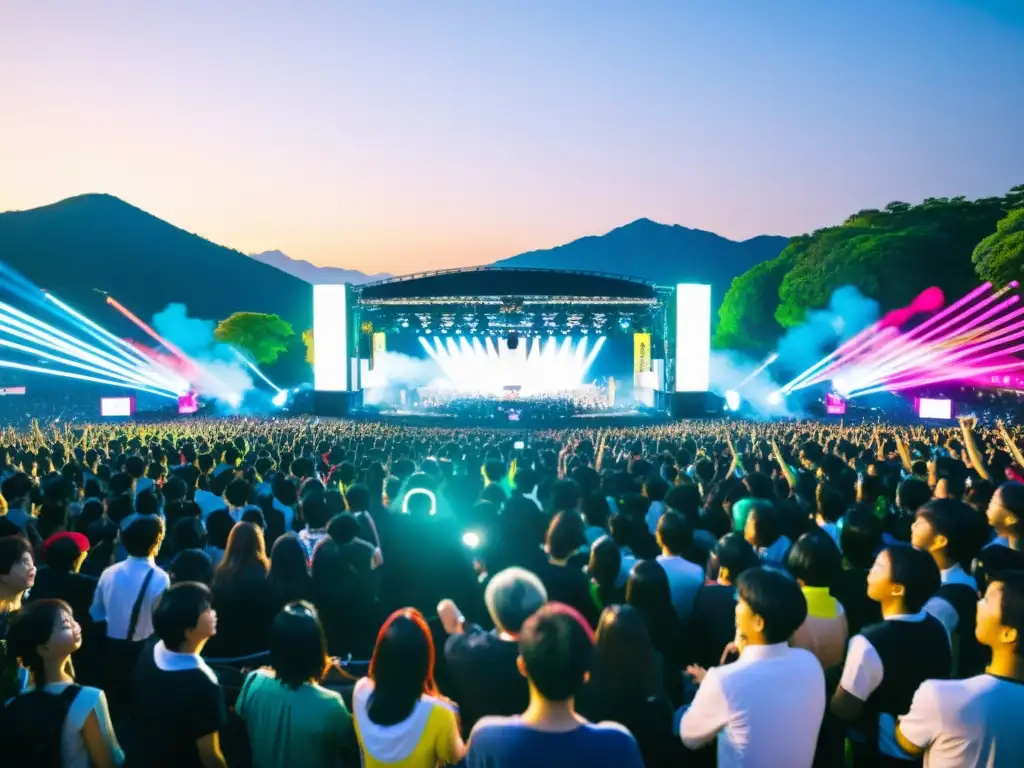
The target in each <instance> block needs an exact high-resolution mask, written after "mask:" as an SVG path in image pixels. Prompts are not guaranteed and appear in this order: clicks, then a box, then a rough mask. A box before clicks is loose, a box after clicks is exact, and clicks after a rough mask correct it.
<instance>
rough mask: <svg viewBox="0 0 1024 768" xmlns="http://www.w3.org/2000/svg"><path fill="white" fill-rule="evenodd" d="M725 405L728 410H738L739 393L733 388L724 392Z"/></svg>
mask: <svg viewBox="0 0 1024 768" xmlns="http://www.w3.org/2000/svg"><path fill="white" fill-rule="evenodd" d="M725 407H726V408H728V409H729V410H730V411H738V410H739V409H740V393H739V392H736V391H734V390H729V391H728V392H726V393H725Z"/></svg>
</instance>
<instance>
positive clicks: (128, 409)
mask: <svg viewBox="0 0 1024 768" xmlns="http://www.w3.org/2000/svg"><path fill="white" fill-rule="evenodd" d="M134 412H135V399H134V398H131V397H101V398H100V416H108V417H124V416H131V415H132V414H133V413H134Z"/></svg>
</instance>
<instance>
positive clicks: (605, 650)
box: [591, 605, 661, 702]
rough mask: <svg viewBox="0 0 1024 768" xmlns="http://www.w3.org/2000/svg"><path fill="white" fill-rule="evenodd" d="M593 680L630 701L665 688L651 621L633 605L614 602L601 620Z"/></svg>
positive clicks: (646, 696) (595, 650) (646, 697)
mask: <svg viewBox="0 0 1024 768" xmlns="http://www.w3.org/2000/svg"><path fill="white" fill-rule="evenodd" d="M595 638H596V644H595V646H594V671H593V674H592V676H591V683H592V684H593V685H594V686H597V687H598V688H601V689H602V690H603V691H604V692H605V693H606V694H609V695H613V696H615V697H616V698H617V699H618V698H621V699H624V700H626V701H633V702H636V701H645V700H646V699H648V698H650V697H651V696H655V695H657V694H658V693H660V691H661V670H660V660H659V657H658V653H657V651H656V650H655V649H654V645H653V643H652V642H651V633H650V631H649V630H648V628H647V621H646V620H645V619H644V617H643V615H642V614H641V613H640V611H638V610H637V609H636V608H633V607H632V606H630V605H610V606H608V607H607V608H605V609H604V612H603V613H602V614H601V619H600V621H598V623H597V634H596V636H595Z"/></svg>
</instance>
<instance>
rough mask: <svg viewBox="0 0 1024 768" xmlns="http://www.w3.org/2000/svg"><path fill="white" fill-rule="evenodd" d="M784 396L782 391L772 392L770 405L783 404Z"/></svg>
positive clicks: (769, 399) (769, 398)
mask: <svg viewBox="0 0 1024 768" xmlns="http://www.w3.org/2000/svg"><path fill="white" fill-rule="evenodd" d="M782 396H783V393H782V392H781V391H779V392H772V393H771V394H770V395H768V405H781V404H782Z"/></svg>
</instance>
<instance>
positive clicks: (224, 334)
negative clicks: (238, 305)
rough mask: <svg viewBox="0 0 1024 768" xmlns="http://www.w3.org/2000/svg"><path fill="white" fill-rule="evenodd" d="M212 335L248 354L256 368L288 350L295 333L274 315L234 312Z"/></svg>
mask: <svg viewBox="0 0 1024 768" xmlns="http://www.w3.org/2000/svg"><path fill="white" fill-rule="evenodd" d="M213 335H214V337H215V338H216V339H217V341H220V342H222V343H224V344H231V345H232V346H234V347H237V348H238V349H239V350H241V351H242V352H245V353H247V354H248V355H249V357H251V358H252V360H253V362H255V363H256V364H257V365H269V364H270V363H273V362H274V361H275V360H277V358H278V357H280V355H281V353H282V352H284V351H285V350H286V349H287V348H288V341H289V339H291V337H292V336H294V335H295V330H294V329H293V328H292V325H291V323H289V322H287V321H286V320H282V319H281V318H280V317H278V316H277V315H265V314H262V313H260V312H235V313H234V314H233V315H231V316H230V317H228V318H227V319H225V320H222V321H221V322H220V323H219V324H218V325H217V329H216V330H215V331H214V332H213Z"/></svg>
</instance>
